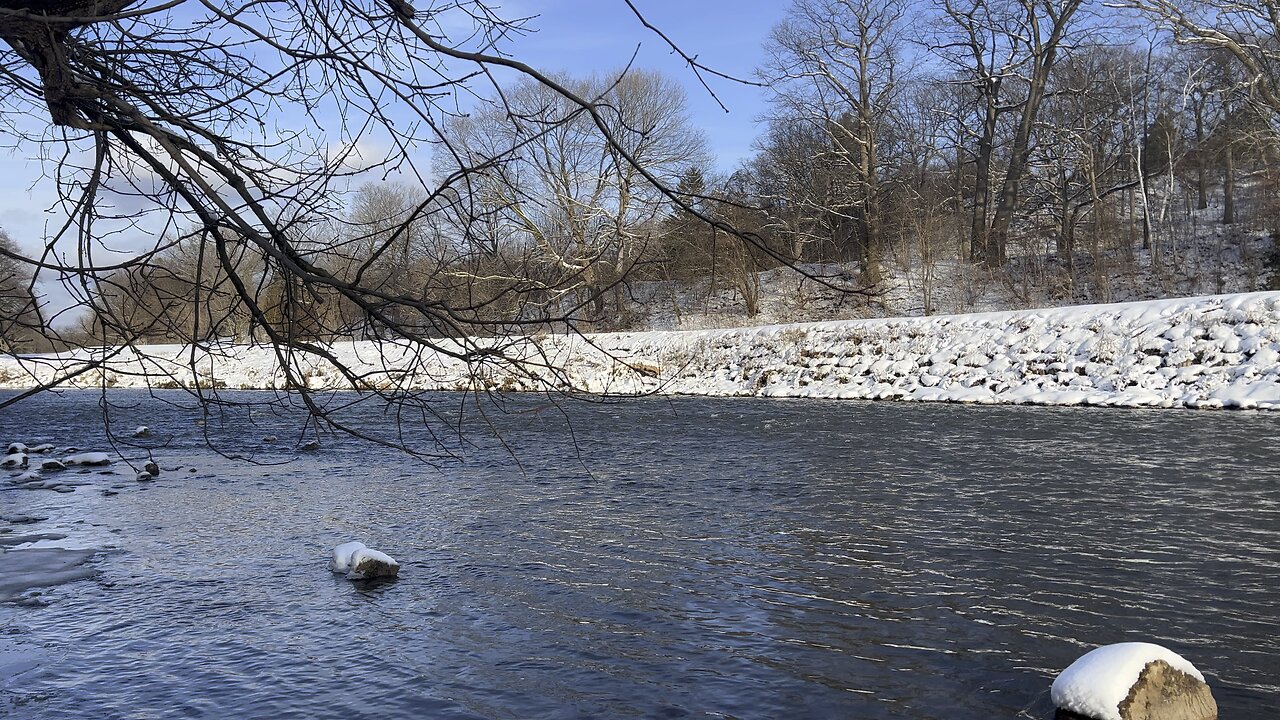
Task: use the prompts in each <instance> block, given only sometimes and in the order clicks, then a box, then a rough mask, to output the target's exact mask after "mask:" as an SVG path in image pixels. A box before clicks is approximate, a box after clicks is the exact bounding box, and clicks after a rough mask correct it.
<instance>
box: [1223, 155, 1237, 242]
mask: <svg viewBox="0 0 1280 720" xmlns="http://www.w3.org/2000/svg"><path fill="white" fill-rule="evenodd" d="M1232 145H1233V143H1232V142H1231V141H1230V140H1228V141H1227V147H1226V157H1225V158H1224V159H1225V160H1226V172H1225V177H1223V179H1222V224H1223V225H1230V224H1232V223H1234V222H1235V221H1236V158H1235V149H1234V148H1233V147H1232Z"/></svg>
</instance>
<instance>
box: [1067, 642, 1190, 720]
mask: <svg viewBox="0 0 1280 720" xmlns="http://www.w3.org/2000/svg"><path fill="white" fill-rule="evenodd" d="M1156 660H1163V661H1165V662H1166V663H1168V664H1169V665H1170V666H1172V667H1173V668H1174V669H1175V670H1181V671H1182V672H1184V673H1186V674H1188V675H1190V676H1192V677H1194V678H1196V679H1197V680H1200V681H1201V682H1204V676H1203V675H1201V674H1200V671H1199V670H1197V669H1196V668H1195V666H1194V665H1192V664H1191V663H1190V662H1188V661H1187V660H1186V659H1185V658H1183V657H1182V656H1181V655H1178V654H1177V653H1175V652H1173V651H1172V650H1169V649H1168V648H1164V647H1161V646H1159V645H1155V644H1153V643H1143V642H1127V643H1118V644H1116V645H1104V646H1103V647H1100V648H1097V649H1095V650H1092V651H1090V652H1088V653H1086V654H1085V655H1083V656H1082V657H1081V658H1080V659H1079V660H1076V661H1075V662H1074V663H1071V665H1070V667H1068V668H1067V669H1066V670H1063V671H1062V673H1061V674H1060V675H1058V678H1057V679H1056V680H1054V681H1053V688H1052V689H1051V690H1050V697H1051V698H1052V700H1053V704H1054V705H1055V706H1057V707H1059V708H1062V709H1064V710H1070V711H1071V712H1075V713H1079V714H1081V715H1085V716H1087V717H1091V718H1098V719H1099V720H1121V718H1120V703H1121V702H1122V701H1123V700H1124V699H1125V698H1126V697H1127V696H1128V695H1129V689H1130V688H1132V687H1133V684H1134V683H1135V682H1137V681H1138V677H1139V676H1140V675H1141V674H1142V669H1143V668H1145V667H1146V666H1147V663H1151V662H1155V661H1156Z"/></svg>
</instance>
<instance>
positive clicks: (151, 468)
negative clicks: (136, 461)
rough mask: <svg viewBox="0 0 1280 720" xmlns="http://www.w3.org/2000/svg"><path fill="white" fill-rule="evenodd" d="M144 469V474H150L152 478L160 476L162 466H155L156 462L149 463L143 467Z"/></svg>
mask: <svg viewBox="0 0 1280 720" xmlns="http://www.w3.org/2000/svg"><path fill="white" fill-rule="evenodd" d="M142 469H143V471H144V472H147V473H150V474H151V477H156V476H158V475H159V474H160V466H159V465H157V464H155V462H154V461H148V462H147V464H146V465H143V466H142Z"/></svg>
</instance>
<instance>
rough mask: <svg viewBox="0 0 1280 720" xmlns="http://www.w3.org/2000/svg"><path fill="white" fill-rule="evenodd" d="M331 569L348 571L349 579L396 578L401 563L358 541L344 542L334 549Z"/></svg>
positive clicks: (339, 571)
mask: <svg viewBox="0 0 1280 720" xmlns="http://www.w3.org/2000/svg"><path fill="white" fill-rule="evenodd" d="M329 569H330V570H332V571H333V572H336V573H346V575H347V579H348V580H375V579H378V578H394V577H396V576H398V575H399V574H400V563H398V562H396V561H395V559H393V558H392V557H391V556H390V555H387V554H386V553H382V552H378V551H377V550H371V549H369V548H368V547H365V544H364V543H362V542H358V541H352V542H348V543H343V544H341V545H339V546H337V547H335V548H334V549H333V560H332V561H331V562H330V563H329Z"/></svg>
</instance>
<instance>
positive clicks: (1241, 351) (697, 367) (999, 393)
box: [0, 292, 1280, 410]
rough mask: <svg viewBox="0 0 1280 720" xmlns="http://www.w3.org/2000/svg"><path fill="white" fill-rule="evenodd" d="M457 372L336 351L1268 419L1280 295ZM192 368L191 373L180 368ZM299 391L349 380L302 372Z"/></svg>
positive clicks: (667, 338) (593, 373)
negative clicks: (1259, 413) (1231, 411)
mask: <svg viewBox="0 0 1280 720" xmlns="http://www.w3.org/2000/svg"><path fill="white" fill-rule="evenodd" d="M492 347H493V348H494V349H495V350H500V351H501V352H502V354H504V355H505V356H508V357H516V358H520V359H523V360H525V361H526V362H522V363H520V364H519V365H518V366H516V367H515V368H512V367H510V366H507V365H505V364H503V363H494V362H484V363H481V364H472V365H468V364H466V363H464V362H462V361H460V360H457V359H455V358H453V357H451V356H450V355H449V354H448V353H443V352H420V351H412V350H410V349H408V348H405V347H402V346H399V345H397V344H394V343H381V344H376V343H373V342H339V343H335V344H334V345H332V346H331V347H330V349H331V351H332V353H333V354H334V356H335V357H336V358H337V359H339V360H340V361H341V362H342V363H344V364H345V365H347V366H348V367H349V368H351V369H352V370H353V371H354V372H355V373H356V374H357V375H358V376H360V377H361V383H364V384H368V385H375V386H384V387H387V386H395V387H405V388H412V389H418V390H468V389H476V388H490V389H496V390H504V391H542V390H546V389H549V388H554V389H571V390H574V391H579V392H588V393H607V394H617V395H635V394H644V393H661V394H677V395H706V396H760V397H795V398H850V399H875V400H915V401H933V402H964V403H987V404H990V403H1013V404H1044V405H1098V406H1120V407H1184V408H1242V409H1262V410H1280V292H1265V293H1248V294H1239V295H1220V296H1211V297H1198V298H1185V299H1174V300H1158V301H1149V302H1139V303H1124V304H1114V305H1088V306H1076V307H1063V308H1052V309H1044V310H1025V311H1014V312H999V313H981V314H970V315H949V316H934V317H909V318H893V319H882V320H847V321H836V322H822V323H802V324H793V325H773V326H763V327H748V328H734V329H723V330H700V331H654V332H632V333H602V334H594V335H585V336H577V335H555V334H549V335H543V336H539V337H527V338H517V339H508V340H504V341H501V342H500V343H499V342H497V341H495V342H493V344H492ZM107 352H109V351H105V350H102V349H96V350H82V351H78V352H76V353H67V354H63V355H44V356H23V357H21V358H14V357H7V356H6V357H3V358H0V386H3V387H9V388H26V387H32V386H34V385H35V384H37V383H40V382H48V381H49V380H51V379H52V378H55V377H57V375H58V373H60V372H65V371H66V370H67V369H68V368H70V367H73V366H74V365H75V363H77V362H83V361H85V360H90V359H93V358H95V357H101V356H103V355H104V354H105V353H107ZM193 360H194V361H193ZM301 375H303V376H305V382H306V384H307V385H308V386H309V387H313V388H346V387H350V383H348V382H346V381H345V380H343V379H342V377H341V375H340V374H339V373H337V372H336V371H334V370H333V369H332V368H328V367H326V366H324V365H322V364H319V363H314V364H305V365H304V366H303V367H302V372H301ZM196 382H198V383H200V384H201V385H203V386H204V387H224V388H239V389H284V388H286V387H287V386H288V385H289V382H288V380H287V378H286V376H285V374H284V373H283V372H281V370H280V367H279V362H278V359H277V357H276V354H275V353H274V352H273V351H272V349H271V348H268V347H256V346H234V347H230V346H223V347H220V348H215V349H213V350H207V349H204V350H202V349H197V350H196V351H195V352H194V353H193V352H192V350H191V348H188V347H184V346H180V345H152V346H142V347H140V348H138V349H137V350H136V351H135V350H127V351H124V352H120V353H119V354H117V355H116V356H115V357H113V358H111V359H110V360H108V361H107V362H106V363H105V365H104V366H103V367H102V368H98V369H95V370H93V371H91V372H89V373H86V374H84V375H82V376H80V377H78V378H77V379H76V381H75V382H74V384H75V385H77V386H82V387H103V386H106V387H120V388H142V387H172V386H176V385H191V384H193V383H196Z"/></svg>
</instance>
